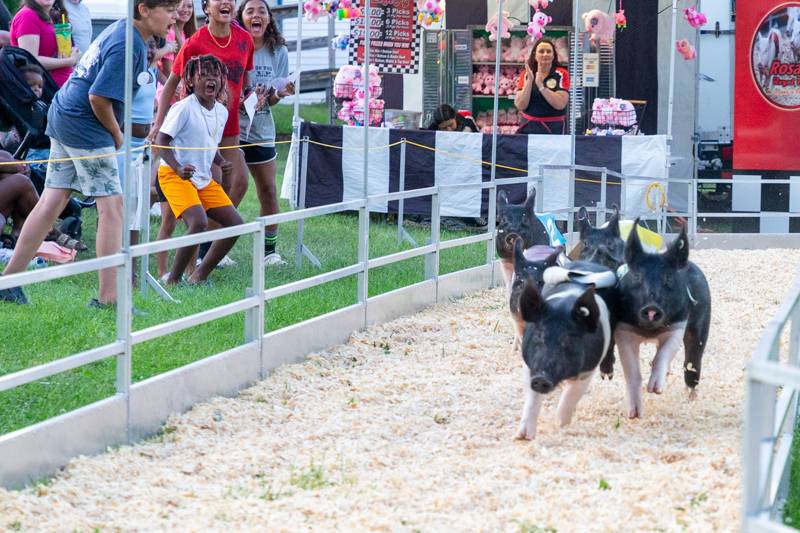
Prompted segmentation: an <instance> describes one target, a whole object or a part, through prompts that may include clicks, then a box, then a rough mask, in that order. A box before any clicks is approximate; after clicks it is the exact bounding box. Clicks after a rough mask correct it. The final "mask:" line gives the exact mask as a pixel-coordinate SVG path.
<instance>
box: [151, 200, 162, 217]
mask: <svg viewBox="0 0 800 533" xmlns="http://www.w3.org/2000/svg"><path fill="white" fill-rule="evenodd" d="M150 216H151V217H156V218H161V204H160V203H155V204H153V206H152V207H151V208H150Z"/></svg>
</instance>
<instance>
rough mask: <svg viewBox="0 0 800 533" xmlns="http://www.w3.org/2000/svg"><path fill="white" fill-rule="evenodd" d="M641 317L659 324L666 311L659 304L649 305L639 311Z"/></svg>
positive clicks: (651, 322) (648, 321)
mask: <svg viewBox="0 0 800 533" xmlns="http://www.w3.org/2000/svg"><path fill="white" fill-rule="evenodd" d="M639 317H640V318H641V319H642V320H644V321H645V322H646V323H650V324H658V323H660V322H661V319H662V318H664V311H662V310H661V308H660V307H658V306H657V305H648V306H645V307H642V309H641V311H639Z"/></svg>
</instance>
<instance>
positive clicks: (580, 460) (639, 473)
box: [0, 250, 800, 532]
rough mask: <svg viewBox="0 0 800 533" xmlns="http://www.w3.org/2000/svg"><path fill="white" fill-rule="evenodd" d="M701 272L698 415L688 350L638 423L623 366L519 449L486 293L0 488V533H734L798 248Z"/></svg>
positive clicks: (551, 413)
mask: <svg viewBox="0 0 800 533" xmlns="http://www.w3.org/2000/svg"><path fill="white" fill-rule="evenodd" d="M692 258H693V259H694V260H695V262H697V263H698V264H699V265H700V266H701V268H703V269H704V271H705V272H706V275H707V276H708V278H709V282H710V283H711V290H712V297H713V322H712V327H711V337H710V339H709V343H708V350H707V351H706V355H705V359H704V361H703V375H702V378H701V383H700V387H699V389H698V390H699V393H700V394H699V398H698V400H697V401H695V402H692V403H690V402H688V400H687V393H686V390H685V388H684V386H683V378H682V373H681V371H680V365H681V363H682V361H683V354H682V353H679V354H678V358H677V360H676V361H675V362H673V367H672V374H671V376H670V378H669V385H668V388H667V391H666V392H665V393H664V394H663V395H661V396H654V395H646V397H645V414H644V418H643V419H641V420H633V421H630V420H627V419H625V418H624V417H623V416H622V409H623V398H624V383H623V379H622V371H621V368H620V366H619V363H617V369H616V370H617V375H616V376H615V378H614V380H613V381H611V382H609V381H601V380H599V378H596V379H595V381H594V383H593V384H592V387H591V389H590V391H589V394H588V395H587V396H586V397H584V398H583V400H582V401H581V403H580V404H579V405H578V412H577V415H576V417H575V420H574V421H573V424H572V426H570V427H569V428H567V429H565V430H561V429H559V428H558V426H557V423H556V420H555V405H554V404H555V400H556V396H555V395H550V397H549V398H548V399H547V401H546V403H545V406H544V408H543V410H542V417H541V419H540V424H539V435H538V437H537V439H536V440H535V441H533V442H521V441H515V440H512V436H513V434H514V432H515V430H516V427H517V423H518V416H519V414H520V411H521V408H522V383H521V376H520V374H521V371H520V368H521V360H520V359H519V357H518V356H515V357H512V356H511V353H510V351H511V350H510V349H511V340H512V330H511V326H510V324H509V321H508V319H507V317H506V305H505V304H504V302H503V291H502V290H500V289H497V290H490V291H484V292H481V293H479V294H476V295H473V296H470V297H467V298H465V299H463V300H459V301H454V302H451V303H449V304H446V305H440V306H436V307H433V308H430V309H427V310H425V311H423V312H420V313H419V314H417V315H414V316H410V317H407V318H402V319H399V320H395V321H393V322H391V323H388V324H384V325H381V326H377V327H372V328H370V329H369V330H367V331H366V332H359V333H357V334H355V335H353V337H352V339H351V341H350V342H349V343H348V344H347V345H344V346H336V347H334V348H332V349H330V350H329V351H327V352H325V353H320V354H314V355H312V356H310V357H309V359H308V361H307V362H305V363H304V364H301V365H291V366H286V367H284V368H281V369H279V370H277V371H276V372H275V373H274V374H273V375H271V376H270V377H269V378H268V379H267V380H265V381H264V382H262V383H260V384H258V385H256V386H254V387H252V388H250V389H247V390H245V391H243V392H242V393H241V395H240V396H239V397H237V398H218V399H215V400H213V401H211V402H208V403H205V404H202V405H198V406H197V407H195V408H194V409H192V410H191V411H190V412H188V413H185V414H183V415H179V416H174V417H172V418H171V420H170V421H169V422H168V423H167V425H166V429H165V431H164V434H163V435H162V436H160V437H158V438H154V439H152V440H151V441H149V442H146V443H143V444H139V445H136V446H130V447H123V448H121V449H117V450H113V451H109V452H108V453H106V454H104V455H102V456H99V457H82V458H78V459H75V460H74V461H72V462H71V463H70V465H69V466H68V467H67V468H66V470H65V471H64V472H63V473H62V474H60V475H59V476H58V477H57V478H56V479H55V480H53V481H52V483H50V484H48V485H46V486H38V487H32V488H29V489H26V490H24V491H22V492H7V491H3V490H0V530H2V529H3V528H13V529H22V530H44V531H73V530H76V529H77V530H82V531H91V530H92V529H93V528H100V529H101V530H103V531H109V530H110V531H115V530H120V531H134V530H153V529H156V530H194V531H212V530H218V531H219V530H234V531H239V530H261V531H265V530H270V531H297V530H309V529H310V530H319V531H330V530H340V531H354V530H372V531H414V530H421V531H467V530H468V531H547V530H548V529H547V528H554V529H556V530H557V531H559V532H563V531H576V532H586V531H682V530H688V531H698V532H700V531H702V532H707V531H732V530H735V529H738V520H739V506H740V484H741V477H740V461H741V457H740V442H741V428H742V413H743V396H744V365H745V363H746V361H747V360H748V359H749V358H750V356H751V353H752V351H753V349H754V347H755V345H756V342H757V340H758V338H759V336H760V335H761V332H762V330H763V328H764V326H765V324H766V323H767V321H768V320H769V318H770V317H771V315H772V314H773V313H774V311H775V309H776V307H777V306H778V304H779V303H780V302H781V300H782V299H783V297H784V294H785V292H786V290H787V289H788V287H789V286H790V285H791V283H792V281H793V277H794V272H795V266H796V265H797V264H798V261H799V260H800V251H797V250H770V251H732V252H728V251H716V250H705V251H697V252H693V253H692ZM765 265H767V268H768V272H767V273H768V275H765V273H764V272H762V271H761V269H762V268H764V266H765ZM651 356H652V351H649V352H648V351H645V352H644V353H643V356H642V357H643V368H644V369H645V370H646V373H645V383H646V382H647V375H648V374H649V360H650V358H651ZM537 528H539V529H537Z"/></svg>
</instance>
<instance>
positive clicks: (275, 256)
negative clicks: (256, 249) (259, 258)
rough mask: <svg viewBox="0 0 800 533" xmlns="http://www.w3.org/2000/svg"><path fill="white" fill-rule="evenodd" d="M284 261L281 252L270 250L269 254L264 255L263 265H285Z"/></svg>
mask: <svg viewBox="0 0 800 533" xmlns="http://www.w3.org/2000/svg"><path fill="white" fill-rule="evenodd" d="M285 265H286V261H284V260H283V257H281V254H279V253H278V252H272V253H271V254H267V256H266V257H264V266H285Z"/></svg>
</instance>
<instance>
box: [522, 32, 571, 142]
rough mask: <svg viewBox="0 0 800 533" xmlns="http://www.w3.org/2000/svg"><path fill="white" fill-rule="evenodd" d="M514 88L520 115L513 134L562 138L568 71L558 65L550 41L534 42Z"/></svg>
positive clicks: (564, 130)
mask: <svg viewBox="0 0 800 533" xmlns="http://www.w3.org/2000/svg"><path fill="white" fill-rule="evenodd" d="M517 87H518V89H519V91H518V92H517V96H516V97H515V98H514V105H515V106H516V107H517V109H518V110H519V112H520V114H521V115H522V119H521V120H520V128H519V130H518V131H517V133H521V134H526V135H530V134H544V135H562V134H563V133H565V132H566V129H567V128H566V114H567V104H568V103H569V72H567V69H565V68H563V67H562V66H561V65H559V63H558V57H557V56H556V47H555V46H554V45H553V42H552V41H550V40H549V39H547V38H542V39H539V40H538V41H536V44H535V45H534V47H533V50H531V55H530V57H528V61H527V63H525V74H523V75H522V76H520V79H519V83H518V85H517Z"/></svg>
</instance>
